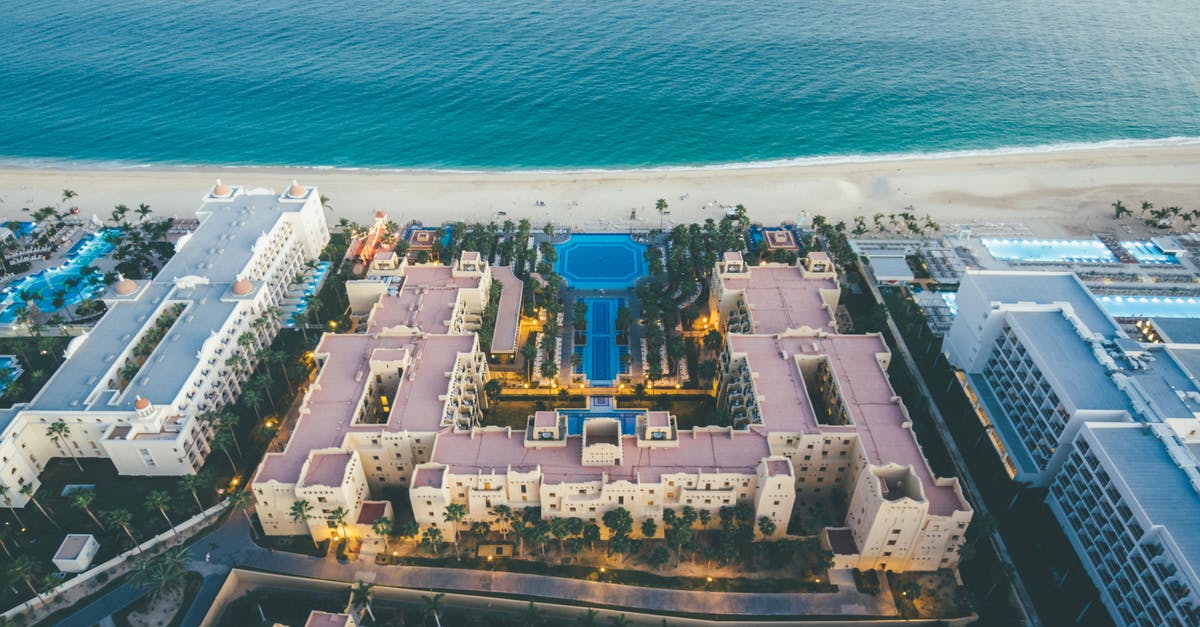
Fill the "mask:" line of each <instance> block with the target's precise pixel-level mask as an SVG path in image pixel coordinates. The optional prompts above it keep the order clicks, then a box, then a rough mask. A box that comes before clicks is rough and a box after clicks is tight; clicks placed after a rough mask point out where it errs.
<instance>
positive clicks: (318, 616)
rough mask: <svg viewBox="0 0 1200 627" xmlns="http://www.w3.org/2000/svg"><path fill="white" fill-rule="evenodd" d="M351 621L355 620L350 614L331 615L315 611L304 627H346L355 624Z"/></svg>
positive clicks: (309, 616)
mask: <svg viewBox="0 0 1200 627" xmlns="http://www.w3.org/2000/svg"><path fill="white" fill-rule="evenodd" d="M351 621H353V618H352V617H351V616H350V615H349V614H330V613H329V612H318V611H316V610H314V611H313V612H312V613H310V614H309V615H308V622H306V623H304V627H346V625H353V624H354V623H353V622H351Z"/></svg>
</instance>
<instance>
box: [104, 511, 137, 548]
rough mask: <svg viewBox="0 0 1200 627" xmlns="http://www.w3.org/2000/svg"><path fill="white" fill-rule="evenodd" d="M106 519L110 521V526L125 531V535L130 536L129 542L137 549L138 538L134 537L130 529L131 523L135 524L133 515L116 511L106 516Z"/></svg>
mask: <svg viewBox="0 0 1200 627" xmlns="http://www.w3.org/2000/svg"><path fill="white" fill-rule="evenodd" d="M104 517H105V518H106V519H107V520H108V524H110V525H116V526H118V527H120V528H121V531H124V532H125V535H127V536H129V541H130V542H132V543H133V546H134V548H137V545H138V541H137V538H135V537H133V532H132V531H130V529H129V525H130V523H132V522H133V514H131V513H130V512H129V510H127V509H114V510H112V511H110V512H108V513H107V514H105V515H104Z"/></svg>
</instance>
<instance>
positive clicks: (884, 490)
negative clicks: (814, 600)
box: [251, 252, 972, 571]
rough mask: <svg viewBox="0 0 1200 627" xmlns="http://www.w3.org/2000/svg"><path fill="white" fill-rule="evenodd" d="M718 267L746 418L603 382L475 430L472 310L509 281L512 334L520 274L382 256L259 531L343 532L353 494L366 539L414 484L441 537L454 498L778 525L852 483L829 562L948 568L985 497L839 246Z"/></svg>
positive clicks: (327, 339)
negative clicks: (925, 436) (898, 378)
mask: <svg viewBox="0 0 1200 627" xmlns="http://www.w3.org/2000/svg"><path fill="white" fill-rule="evenodd" d="M381 263H382V264H390V265H387V267H383V266H381V265H380V264H381ZM717 270H718V273H717V278H716V280H715V284H714V297H713V301H712V311H711V315H714V316H719V317H720V318H721V319H722V320H729V321H732V320H735V319H738V316H739V315H741V316H743V319H739V320H738V322H737V323H736V324H737V326H733V325H734V323H733V322H730V323H729V325H730V327H729V328H730V331H731V332H730V333H729V334H728V335H727V344H726V349H725V356H724V357H723V359H722V364H723V370H724V372H723V374H722V375H721V381H720V384H719V389H720V391H721V392H720V393H721V397H720V402H721V403H722V404H723V406H725V407H728V408H729V409H730V410H731V414H732V415H734V416H735V420H736V421H737V422H736V424H735V426H733V427H697V428H692V429H680V428H678V426H677V423H676V419H675V417H674V416H673V415H671V414H670V413H669V412H666V411H650V410H633V409H622V408H619V407H615V406H614V399H613V398H612V397H609V396H591V397H590V398H589V399H588V401H587V404H586V406H585V407H579V408H559V409H557V410H547V411H538V412H536V413H535V414H534V415H532V416H530V417H529V419H528V423H527V425H526V427H525V428H524V429H512V428H509V427H497V426H481V417H482V413H481V408H483V407H484V406H485V404H486V403H487V399H486V396H485V394H484V393H483V388H484V384H485V382H486V381H487V380H488V378H489V373H488V360H487V358H486V351H488V350H489V349H488V347H482V346H480V344H479V340H478V336H477V335H476V334H475V331H476V330H477V329H478V325H479V316H478V315H476V313H475V312H477V311H478V308H479V307H480V299H481V298H482V299H483V300H486V294H487V291H488V288H487V287H485V286H487V285H488V284H489V283H491V282H494V281H500V282H502V283H503V284H504V288H503V291H502V293H501V297H500V306H499V311H498V314H497V320H496V330H495V333H494V339H493V342H492V347H491V349H490V350H491V351H492V352H496V351H497V342H501V341H502V342H505V344H504V345H503V346H508V344H509V343H512V342H513V340H515V333H516V329H517V326H518V321H519V310H520V299H519V298H506V297H508V296H510V293H512V294H511V295H513V296H516V295H519V294H520V283H519V282H516V280H515V278H511V272H509V271H508V270H507V269H505V268H492V267H490V266H488V265H487V264H486V263H485V262H484V261H482V260H481V259H480V257H479V255H478V254H476V253H473V252H465V253H463V254H462V257H461V258H460V259H459V260H458V261H457V262H456V263H455V265H454V266H453V267H441V266H428V265H408V264H407V262H405V261H402V260H396V261H395V262H392V261H390V260H388V259H385V260H382V262H380V260H378V259H377V260H376V262H372V269H371V271H370V274H369V277H368V281H367V282H365V283H359V284H352V285H351V286H350V287H349V289H350V291H351V298H350V300H351V303H352V308H356V309H357V310H358V311H360V312H367V319H366V323H365V325H361V326H364V327H365V328H364V330H363V331H362V332H360V333H355V334H341V335H335V334H326V335H325V336H324V337H323V338H322V340H321V342H320V344H319V345H318V347H317V349H316V350H315V357H316V359H317V361H318V363H319V365H320V371H319V373H318V374H317V377H316V379H315V381H314V383H313V384H312V385H311V386H310V387H309V390H308V391H307V393H306V396H305V398H304V400H303V403H302V406H301V410H300V411H301V415H300V418H299V421H298V423H297V425H296V427H295V429H294V431H293V433H292V435H291V439H290V441H289V442H288V444H287V446H286V448H285V449H284V450H283V451H282V452H280V453H273V454H269V455H268V456H267V457H266V459H265V460H264V461H263V463H262V465H261V466H260V467H259V469H258V471H257V473H256V474H255V476H254V478H253V480H252V482H251V486H252V489H253V491H254V495H255V497H256V499H257V501H258V512H259V514H260V519H261V521H262V523H263V527H264V529H265V530H266V532H267V533H268V534H272V535H294V534H304V533H307V534H311V535H312V536H313V537H314V538H317V539H325V538H328V537H331V536H336V535H337V534H339V533H340V532H341V530H340V529H339V526H338V525H335V524H331V523H330V522H329V521H328V516H329V515H330V514H331V513H332V512H333V511H334V510H336V509H337V508H342V509H344V510H345V511H346V512H347V514H348V516H347V521H348V523H349V524H348V525H346V527H345V528H346V533H347V534H350V535H357V536H360V537H361V536H366V535H368V530H369V528H370V524H371V523H372V522H373V521H374V520H375V518H376V517H378V515H380V512H387V511H389V508H390V503H388V502H387V501H381V500H373V498H375V497H378V496H379V495H380V494H381V491H382V490H383V489H385V488H407V490H408V495H409V499H410V501H411V504H412V510H413V515H414V517H415V519H416V521H417V522H418V523H419V524H420V525H421V526H423V527H428V526H436V527H439V528H440V529H441V530H442V533H443V536H444V537H445V538H447V539H449V538H453V537H454V534H453V533H452V532H453V528H452V527H451V524H450V523H447V522H446V518H445V517H444V514H445V512H446V508H447V506H448V505H449V504H451V503H455V504H460V505H462V506H463V507H464V508H465V510H466V516H465V518H464V520H463V522H462V523H461V524H463V525H466V526H469V525H470V524H471V523H472V522H476V521H485V522H490V521H492V520H493V518H494V514H493V511H494V509H495V508H496V507H497V506H499V505H505V506H508V507H511V508H514V509H519V508H525V507H539V508H540V511H541V513H542V515H543V516H545V517H578V518H580V519H583V520H584V521H585V522H598V521H600V519H601V518H602V516H603V514H604V513H605V512H607V511H609V510H612V509H615V508H618V507H620V508H624V509H626V510H627V511H629V512H630V514H631V515H632V516H633V518H634V520H636V521H641V520H644V519H646V518H650V519H654V520H655V521H657V522H658V523H660V524H659V525H658V526H657V527H658V529H659V531H658V533H659V534H661V533H662V531H661V530H662V529H663V528H664V526H663V525H662V524H661V523H662V520H663V512H664V510H665V509H667V508H682V507H685V506H690V507H692V508H695V509H703V510H708V511H710V512H712V513H716V511H717V510H718V509H720V508H721V507H725V506H732V505H735V504H739V503H742V504H747V505H749V506H750V507H751V508H752V509H753V512H754V516H755V518H756V519H758V518H762V517H766V518H768V519H769V520H771V521H772V522H773V523H775V525H776V527H775V528H776V532H775V534H776V535H782V534H784V533H786V530H787V528H788V524H789V522H790V521H791V518H792V511H793V508H794V506H795V504H796V500H797V498H801V499H804V498H818V497H819V496H820V495H821V494H822V492H823V491H824V493H825V496H831V495H832V494H833V492H834V491H835V490H842V491H844V492H845V493H846V494H848V495H849V499H848V501H849V506H848V507H849V512H848V514H847V516H846V520H845V525H844V526H842V527H839V528H833V529H826V530H824V531H823V532H822V537H823V540H824V541H825V542H826V544H827V545H828V546H829V547H830V548H831V549H832V550H833V552H834V553H835V558H834V559H835V566H837V567H841V568H845V567H853V568H881V569H889V570H896V571H901V570H936V569H938V568H945V567H952V566H954V565H955V564H956V563H957V559H958V548H959V546H960V545H961V543H962V541H963V534H964V532H965V530H966V527H967V525H968V523H969V521H970V518H971V514H972V511H971V508H970V507H969V505H968V504H967V503H966V501H965V499H964V498H963V496H962V494H961V491H960V489H959V487H958V484H957V481H956V480H954V479H938V478H935V477H934V476H933V475H932V473H931V471H930V469H929V467H928V464H927V463H926V461H925V459H924V457H923V456H922V454H921V451H920V448H919V447H918V445H917V442H916V440H915V438H914V436H913V433H912V430H911V422H910V421H909V419H908V417H907V413H906V412H905V410H904V407H903V405H902V403H901V402H900V399H899V398H898V397H897V396H896V394H895V392H894V391H893V390H892V389H891V386H890V384H889V382H888V380H887V377H886V368H887V363H888V361H889V359H890V355H889V353H888V350H887V347H886V345H885V344H884V342H883V341H882V339H881V338H880V337H879V336H877V335H864V336H852V335H845V336H843V335H839V334H837V332H836V325H835V323H834V312H835V309H836V307H837V298H838V295H839V294H840V291H839V289H838V286H837V281H836V278H835V277H836V275H835V274H834V272H833V271H832V267H831V265H830V264H829V262H828V259H822V258H821V257H820V256H819V255H814V256H810V258H809V259H808V260H807V261H806V266H805V267H799V266H783V265H780V266H760V267H756V268H753V269H751V268H747V267H745V264H744V263H742V259H741V256H740V255H736V254H733V255H727V256H726V258H725V260H724V261H723V262H722V263H721V264H719V267H718V268H717ZM370 281H375V282H376V285H370V284H369V282H370ZM510 329H511V330H512V332H511V334H512V337H510V331H509V330H510ZM502 330H503V331H502ZM501 352H502V351H501ZM831 408H836V412H834V413H830V412H831V411H832V409H831ZM300 499H304V500H306V501H308V502H309V504H310V505H311V506H313V511H312V512H311V515H310V516H309V517H308V518H307V519H305V518H303V517H299V518H298V517H294V516H293V515H292V514H291V509H292V506H293V504H294V503H295V502H297V501H298V500H300ZM635 527H637V526H635ZM602 529H603V528H602Z"/></svg>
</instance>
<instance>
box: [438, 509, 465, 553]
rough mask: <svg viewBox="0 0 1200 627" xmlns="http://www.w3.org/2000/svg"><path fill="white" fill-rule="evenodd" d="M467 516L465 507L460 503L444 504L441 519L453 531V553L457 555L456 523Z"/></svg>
mask: <svg viewBox="0 0 1200 627" xmlns="http://www.w3.org/2000/svg"><path fill="white" fill-rule="evenodd" d="M466 516H467V508H466V506H464V505H463V504H462V503H451V504H449V505H447V506H446V511H445V512H444V513H443V514H442V520H444V521H446V523H448V524H449V525H450V527H451V529H452V530H453V532H454V536H453V538H454V555H455V556H458V554H459V553H458V525H459V523H461V522H462V521H463V518H466Z"/></svg>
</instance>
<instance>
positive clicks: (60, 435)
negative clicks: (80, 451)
mask: <svg viewBox="0 0 1200 627" xmlns="http://www.w3.org/2000/svg"><path fill="white" fill-rule="evenodd" d="M46 435H47V436H49V437H50V441H51V442H54V443H55V444H56V445H58V448H60V449H65V450H66V451H67V453H68V454H70V456H71V460H72V461H74V462H75V467H76V468H78V469H79V472H83V466H81V465H80V464H79V458H77V457H75V451H72V450H71V448H70V447H69V446H67V438H69V437H71V425H69V424H67V423H65V422H55V423H51V424H50V425H49V426H48V427H46Z"/></svg>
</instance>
